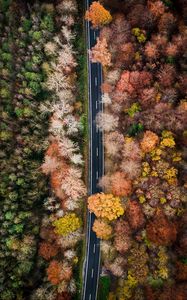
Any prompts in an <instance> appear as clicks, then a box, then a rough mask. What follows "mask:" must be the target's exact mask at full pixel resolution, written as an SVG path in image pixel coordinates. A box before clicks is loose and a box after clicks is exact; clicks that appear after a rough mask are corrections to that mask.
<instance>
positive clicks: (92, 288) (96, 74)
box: [82, 0, 104, 300]
mask: <svg viewBox="0 0 187 300" xmlns="http://www.w3.org/2000/svg"><path fill="white" fill-rule="evenodd" d="M85 1H86V3H85V4H86V9H87V8H88V7H89V5H90V4H91V2H92V1H90V0H85ZM86 33H87V46H88V50H89V49H91V48H92V47H93V46H94V45H95V44H96V38H97V37H98V36H99V30H95V29H93V28H92V27H91V24H90V22H86ZM88 73H89V74H88V75H89V78H88V84H89V130H90V139H89V146H90V151H89V152H90V153H89V157H90V162H89V194H90V195H91V194H95V193H97V192H100V191H101V189H100V188H98V187H97V184H98V180H99V178H100V177H101V176H102V175H103V171H104V167H103V164H104V159H103V155H104V151H103V136H102V132H101V131H99V130H98V128H97V126H96V124H95V117H96V114H97V113H98V112H99V111H102V110H103V104H102V102H101V88H100V87H101V83H102V68H101V65H100V64H99V63H91V62H90V61H89V59H88ZM94 220H95V215H94V214H91V213H90V212H88V213H87V251H86V257H85V264H84V284H83V292H82V300H96V299H97V289H98V281H99V274H100V242H99V239H98V238H97V237H96V235H95V233H94V232H93V231H92V226H93V223H94Z"/></svg>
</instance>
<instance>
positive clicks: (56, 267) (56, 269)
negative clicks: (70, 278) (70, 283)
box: [47, 260, 63, 285]
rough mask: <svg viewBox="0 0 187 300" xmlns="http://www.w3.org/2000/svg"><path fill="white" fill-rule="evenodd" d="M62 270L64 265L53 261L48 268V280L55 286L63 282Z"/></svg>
mask: <svg viewBox="0 0 187 300" xmlns="http://www.w3.org/2000/svg"><path fill="white" fill-rule="evenodd" d="M61 269H62V264H61V263H60V262H58V261H57V260H52V261H51V262H50V264H49V266H48V268H47V276H48V280H49V281H50V282H51V283H52V284H54V285H57V284H59V283H60V282H61V281H62V279H63V278H62V275H61Z"/></svg>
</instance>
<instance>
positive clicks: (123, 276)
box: [86, 0, 187, 300]
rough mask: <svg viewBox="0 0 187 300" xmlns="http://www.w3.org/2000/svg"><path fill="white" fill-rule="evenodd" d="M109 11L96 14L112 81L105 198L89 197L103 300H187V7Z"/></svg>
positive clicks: (107, 78) (150, 5)
mask: <svg viewBox="0 0 187 300" xmlns="http://www.w3.org/2000/svg"><path fill="white" fill-rule="evenodd" d="M102 3H103V5H104V6H105V8H101V6H100V5H101V4H98V3H96V2H94V3H93V4H92V6H91V7H90V10H89V12H88V13H87V15H86V18H88V19H89V20H90V21H92V23H93V26H94V27H99V28H100V37H99V38H98V39H97V43H96V45H95V46H94V47H93V48H92V50H91V51H90V59H91V61H92V62H99V63H101V64H102V66H103V73H104V82H103V84H102V93H103V94H102V101H103V103H104V106H105V108H104V112H99V113H98V114H97V117H96V123H97V125H98V126H99V128H100V130H102V131H103V132H104V147H105V175H104V176H103V177H102V178H101V179H100V182H99V186H100V187H102V190H103V192H104V193H102V194H95V195H91V196H90V197H89V198H88V209H89V210H90V211H91V212H93V213H94V214H95V215H96V217H97V219H96V220H95V222H94V225H93V230H94V231H95V232H96V234H97V236H98V237H99V238H100V239H101V252H102V268H103V270H104V271H103V272H104V274H105V276H106V277H103V280H102V282H101V288H104V287H105V289H106V293H105V295H102V296H101V297H100V300H104V299H109V300H117V299H120V300H126V299H131V300H143V299H147V300H158V299H159V300H166V299H168V300H169V299H170V300H179V299H181V300H182V299H183V300H185V299H186V298H187V283H186V281H187V259H186V253H187V239H186V238H187V237H186V234H187V227H186V224H187V213H186V200H187V199H186V188H187V184H186V180H187V173H186V161H185V160H186V158H187V151H186V146H187V131H186V130H187V127H186V120H187V102H186V100H187V99H186V92H187V89H186V87H187V73H186V71H187V55H186V54H187V52H186V49H187V4H186V1H153V0H148V1H144V0H136V1H134V0H132V1H107V0H106V1H102ZM97 10H100V12H101V13H100V17H97V16H98V15H99V14H97V13H96V11H97ZM101 16H102V17H101ZM107 277H108V278H109V279H110V281H109V282H110V287H109V288H106V287H107V286H108V283H107V281H106V278H107ZM104 278H105V279H104Z"/></svg>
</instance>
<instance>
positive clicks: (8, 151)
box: [0, 0, 86, 300]
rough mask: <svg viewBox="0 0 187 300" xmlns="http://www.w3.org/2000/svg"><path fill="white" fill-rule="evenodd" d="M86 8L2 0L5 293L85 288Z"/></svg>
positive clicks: (44, 295) (0, 281) (0, 222)
mask: <svg viewBox="0 0 187 300" xmlns="http://www.w3.org/2000/svg"><path fill="white" fill-rule="evenodd" d="M82 11H83V6H82V5H80V4H79V5H78V4H77V3H76V1H74V0H64V1H51V2H50V1H42V2H40V1H19V0H18V1H16V0H8V1H5V0H2V1H0V19H1V27H0V35H1V37H0V43H1V50H0V74H1V80H0V83H1V90H0V97H1V132H0V139H1V150H0V154H1V184H0V187H1V188H0V192H1V197H2V200H1V202H0V205H1V214H0V233H1V245H0V269H1V270H0V292H1V293H0V299H2V300H11V299H19V300H20V299H35V300H36V299H38V300H39V299H41V300H45V299H46V300H47V299H48V300H49V299H57V300H63V299H65V300H68V299H74V298H75V299H78V298H77V297H79V296H78V295H79V294H80V274H79V272H80V268H81V253H82V239H83V231H82V230H83V220H82V217H83V203H84V201H83V200H84V197H85V196H86V185H85V175H84V173H85V172H84V151H85V150H84V147H85V146H84V140H85V120H86V119H85V114H84V98H83V97H84V95H83V91H82V88H81V83H80V82H77V76H78V75H79V77H80V79H82V78H83V76H84V74H83V67H84V66H83V65H81V63H82V62H83V56H84V48H83V46H82V40H81V39H83V38H82V36H81V35H80V34H79V33H81V32H82ZM79 36H80V37H79ZM78 54H79V57H78ZM82 141H83V142H82Z"/></svg>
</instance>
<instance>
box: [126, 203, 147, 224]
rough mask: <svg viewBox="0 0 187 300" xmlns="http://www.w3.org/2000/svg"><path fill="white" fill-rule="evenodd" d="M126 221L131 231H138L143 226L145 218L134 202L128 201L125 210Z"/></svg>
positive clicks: (137, 204) (139, 207)
mask: <svg viewBox="0 0 187 300" xmlns="http://www.w3.org/2000/svg"><path fill="white" fill-rule="evenodd" d="M126 215H127V219H128V221H129V224H130V227H131V228H132V229H133V230H137V229H140V228H141V227H142V226H143V225H144V224H145V218H144V215H143V212H142V209H141V206H140V204H139V203H138V202H136V201H131V200H129V202H128V204H127V210H126Z"/></svg>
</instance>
